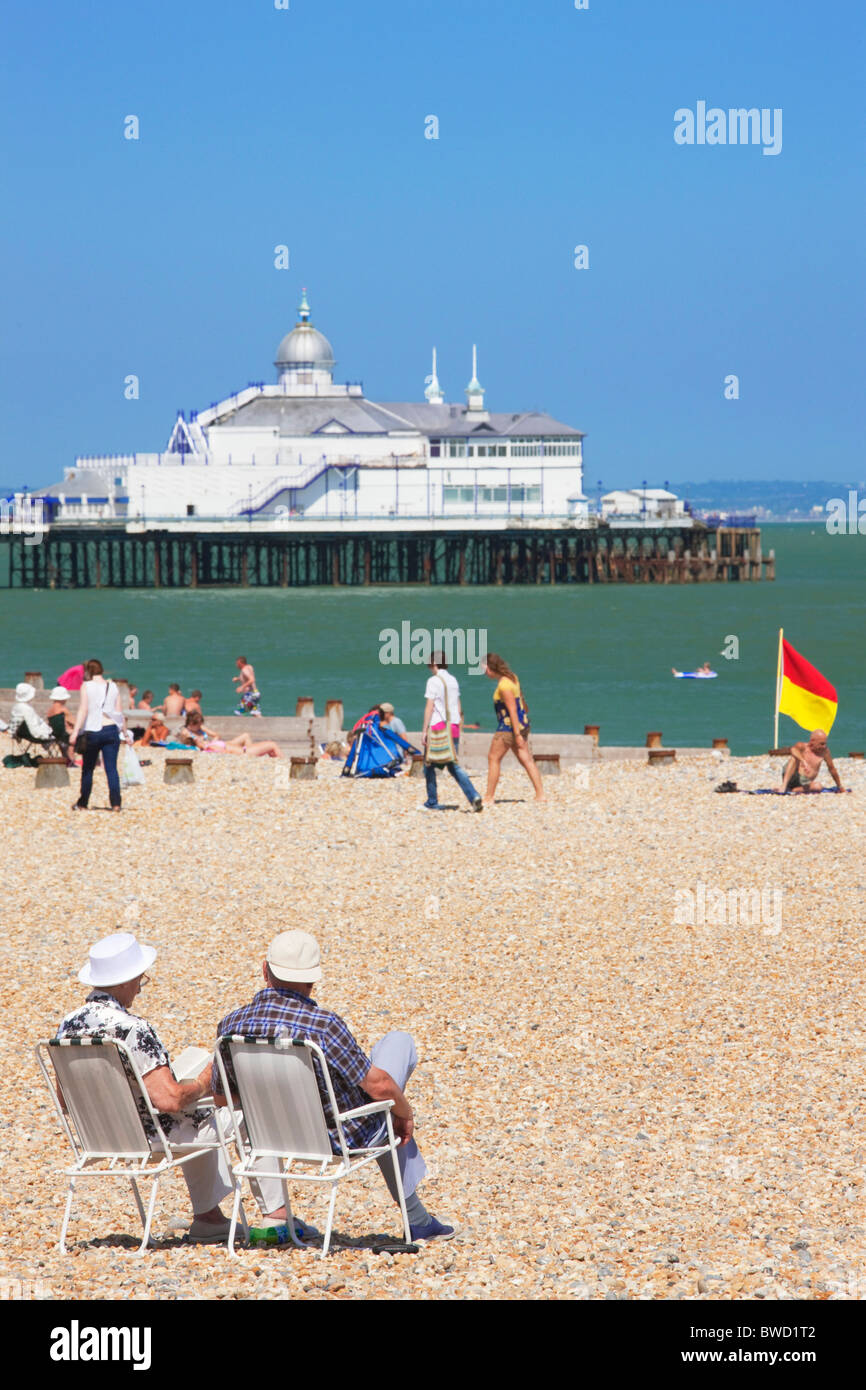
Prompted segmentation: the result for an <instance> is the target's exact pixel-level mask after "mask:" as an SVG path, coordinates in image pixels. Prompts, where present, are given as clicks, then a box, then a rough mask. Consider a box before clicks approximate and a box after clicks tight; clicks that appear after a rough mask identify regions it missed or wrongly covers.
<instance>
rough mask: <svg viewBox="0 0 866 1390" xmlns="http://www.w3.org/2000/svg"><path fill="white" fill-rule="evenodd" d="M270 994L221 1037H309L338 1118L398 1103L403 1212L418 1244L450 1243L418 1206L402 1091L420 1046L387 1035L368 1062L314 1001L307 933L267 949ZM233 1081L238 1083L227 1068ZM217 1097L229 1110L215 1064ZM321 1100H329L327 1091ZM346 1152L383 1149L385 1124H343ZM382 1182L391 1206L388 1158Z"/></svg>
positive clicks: (274, 1185) (416, 1160)
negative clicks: (372, 1105)
mask: <svg viewBox="0 0 866 1390" xmlns="http://www.w3.org/2000/svg"><path fill="white" fill-rule="evenodd" d="M262 974H263V976H264V981H265V988H264V989H262V990H259V992H258V994H256V995H255V997H254V998H253V1000H252V1002H251V1003H249V1004H244V1005H243V1006H242V1007H241V1008H239V1009H235V1010H234V1011H233V1012H232V1013H230V1014H227V1015H226V1017H225V1018H224V1019H223V1020H222V1022H221V1023H220V1025H219V1027H218V1029H217V1035H218V1036H219V1037H222V1036H223V1035H225V1034H231V1033H245V1034H254V1035H258V1036H259V1037H262V1036H267V1035H268V1034H274V1033H278V1032H289V1033H291V1034H292V1036H293V1037H299V1038H309V1039H310V1040H311V1041H312V1042H315V1043H318V1045H319V1047H320V1048H321V1049H322V1051H323V1052H324V1054H325V1059H326V1061H327V1063H328V1070H329V1072H330V1074H331V1081H332V1083H333V1087H334V1098H335V1099H336V1102H337V1106H338V1108H339V1110H340V1111H341V1112H345V1111H347V1110H354V1109H357V1107H358V1106H363V1105H368V1104H369V1102H370V1101H371V1100H393V1102H394V1107H393V1109H392V1111H391V1120H392V1122H393V1125H394V1132H395V1134H396V1135H397V1138H398V1139H399V1140H400V1141H401V1147H400V1150H399V1154H400V1173H401V1176H402V1179H403V1192H404V1195H405V1198H406V1212H407V1215H408V1217H409V1227H410V1230H411V1233H412V1239H413V1240H437V1239H439V1240H447V1239H449V1238H450V1237H451V1236H453V1234H454V1227H453V1226H444V1225H443V1224H442V1223H441V1222H440V1221H437V1220H436V1217H435V1216H431V1215H430V1213H429V1212H428V1211H427V1209H426V1207H425V1206H424V1204H423V1202H422V1201H421V1200H420V1198H419V1196H418V1193H417V1192H416V1188H417V1186H418V1184H419V1182H420V1181H421V1179H422V1178H423V1177H424V1176H425V1174H426V1172H427V1165H426V1163H425V1162H424V1159H423V1158H422V1156H421V1154H420V1152H419V1150H418V1146H417V1144H416V1143H415V1140H414V1138H413V1131H414V1128H415V1121H414V1117H413V1115H412V1107H411V1105H410V1104H409V1102H408V1100H407V1099H406V1097H405V1095H404V1094H403V1088H404V1087H405V1085H406V1082H407V1081H408V1080H409V1077H410V1076H411V1075H412V1072H413V1071H414V1070H415V1066H416V1064H417V1061H418V1054H417V1052H416V1051H415V1044H414V1042H413V1041H412V1038H411V1037H410V1035H409V1034H408V1033H401V1032H393V1033H388V1034H387V1035H386V1036H385V1037H384V1038H383V1039H382V1040H381V1042H378V1043H376V1045H375V1046H374V1048H373V1050H372V1052H371V1054H370V1057H369V1058H368V1057H367V1055H366V1053H365V1052H364V1051H363V1049H362V1048H361V1046H360V1045H359V1043H358V1042H357V1041H356V1040H355V1038H354V1037H353V1035H352V1032H351V1030H350V1029H349V1026H348V1024H347V1023H345V1021H344V1020H343V1019H342V1018H341V1017H340V1015H339V1014H335V1013H331V1011H330V1010H329V1009H323V1008H321V1007H320V1006H319V1005H318V1004H317V1003H316V1001H315V999H313V998H312V993H313V985H314V984H316V983H317V981H319V980H321V978H322V967H321V964H320V955H319V945H318V942H317V941H316V938H315V937H314V936H310V934H309V932H305V931H298V930H294V931H284V932H280V934H279V935H278V936H275V937H274V939H273V941H272V942H271V944H270V946H269V947H268V956H267V960H265V961H263V962H262ZM227 1074H228V1077H229V1082H230V1083H232V1082H233V1080H234V1078H233V1076H232V1073H231V1069H230V1067H229V1068H227ZM211 1083H212V1088H213V1097H214V1100H215V1101H216V1103H217V1105H221V1104H222V1105H225V1103H226V1100H225V1096H224V1095H223V1092H222V1086H221V1083H220V1076H219V1070H218V1068H217V1066H216V1064H214V1068H213V1075H212V1077H211ZM322 1099H323V1100H324V1101H325V1102H326V1111H325V1113H326V1115H327V1113H328V1107H327V1099H328V1098H327V1095H326V1094H325V1092H324V1091H322ZM343 1131H344V1133H345V1136H346V1142H347V1143H348V1145H349V1147H350V1148H352V1147H358V1148H366V1147H367V1146H368V1145H372V1144H375V1143H377V1142H381V1139H382V1135H383V1134H384V1132H385V1121H384V1120H383V1118H382V1116H381V1115H364V1116H360V1117H359V1118H357V1119H355V1120H348V1121H346V1123H345V1124H344V1125H343ZM331 1144H332V1147H333V1149H334V1152H335V1153H339V1152H340V1149H339V1144H338V1142H337V1140H336V1130H332V1131H331ZM378 1162H379V1167H380V1169H381V1171H382V1176H383V1177H384V1179H385V1182H386V1183H387V1184H388V1190H389V1192H390V1193H391V1196H392V1197H393V1199H394V1201H395V1202H396V1201H397V1200H398V1199H397V1192H396V1187H395V1184H394V1173H393V1169H392V1168H391V1164H390V1158H389V1157H388V1156H387V1155H386V1156H385V1158H383V1159H379V1160H378ZM260 1186H261V1191H262V1197H263V1199H266V1198H267V1196H268V1193H269V1191H273V1192H274V1196H275V1197H276V1195H277V1193H278V1192H279V1190H280V1184H279V1183H278V1182H274V1181H272V1180H271V1181H270V1182H266V1181H265V1179H262V1180H261V1181H260ZM285 1219H286V1209H285V1207H284V1206H282V1207H280V1208H278V1209H273V1210H270V1211H268V1213H267V1215H266V1218H265V1220H266V1222H267V1223H268V1224H270V1225H279V1224H280V1223H282V1222H283V1221H285Z"/></svg>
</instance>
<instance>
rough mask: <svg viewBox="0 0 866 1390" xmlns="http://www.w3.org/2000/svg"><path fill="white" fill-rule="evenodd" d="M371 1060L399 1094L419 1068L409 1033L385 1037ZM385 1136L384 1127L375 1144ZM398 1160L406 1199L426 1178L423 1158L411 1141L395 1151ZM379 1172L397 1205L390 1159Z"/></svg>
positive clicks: (381, 1163)
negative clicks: (417, 1067) (393, 1084)
mask: <svg viewBox="0 0 866 1390" xmlns="http://www.w3.org/2000/svg"><path fill="white" fill-rule="evenodd" d="M370 1060H371V1061H372V1063H373V1066H374V1067H381V1069H382V1071H386V1072H387V1073H388V1075H389V1076H390V1077H392V1078H393V1080H394V1081H396V1082H397V1085H398V1086H399V1087H400V1090H401V1091H405V1089H406V1083H407V1081H408V1080H409V1077H410V1076H411V1075H412V1073H413V1071H414V1070H415V1068H416V1066H417V1065H418V1053H417V1051H416V1048H415V1042H414V1039H413V1038H412V1035H411V1033H401V1032H399V1031H398V1032H393V1033H386V1034H385V1036H384V1038H382V1040H381V1042H377V1043H376V1045H375V1047H374V1048H373V1051H372V1052H371V1053H370ZM385 1134H387V1127H386V1126H384V1125H383V1127H382V1135H380V1136H377V1139H378V1142H380V1143H384V1137H383V1136H384V1135H385ZM397 1156H398V1158H399V1160H400V1176H401V1178H402V1179H403V1192H404V1194H405V1195H406V1196H407V1197H411V1196H412V1193H413V1192H414V1191H415V1188H416V1187H417V1186H418V1184H419V1182H421V1180H422V1178H424V1177H426V1175H427V1164H426V1163H425V1162H424V1156H423V1154H422V1153H421V1152H420V1150H419V1148H418V1145H417V1144H416V1143H415V1140H414V1139H410V1140H409V1143H408V1144H401V1145H400V1147H399V1149H398V1150H397ZM378 1162H379V1167H380V1168H381V1170H382V1177H383V1178H384V1179H385V1182H386V1183H387V1184H388V1191H389V1192H390V1193H391V1196H392V1197H393V1198H394V1201H395V1202H396V1201H397V1189H396V1187H395V1184H394V1165H393V1164H392V1162H391V1155H390V1154H385V1155H384V1157H382V1158H380V1159H379V1160H378Z"/></svg>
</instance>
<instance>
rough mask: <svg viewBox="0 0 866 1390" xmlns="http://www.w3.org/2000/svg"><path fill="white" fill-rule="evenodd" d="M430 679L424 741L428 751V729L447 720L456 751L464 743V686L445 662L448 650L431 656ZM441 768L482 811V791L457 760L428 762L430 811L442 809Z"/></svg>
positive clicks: (427, 775) (471, 802)
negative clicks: (438, 776)
mask: <svg viewBox="0 0 866 1390" xmlns="http://www.w3.org/2000/svg"><path fill="white" fill-rule="evenodd" d="M430 672H431V674H430V679H429V680H428V682H427V686H426V689H425V691H424V698H425V699H426V701H427V704H426V706H425V708H424V729H423V733H422V743H423V745H424V750H425V752H426V749H427V730H428V729H444V728H445V725H446V723H448V722H450V724H451V738H452V740H453V743H454V752H455V754H456V753H457V750H458V748H459V745H460V732H461V730H462V728H463V707H462V705H461V703H460V686H459V685H458V684H457V681H456V679H455V678H454V676H452V674H451V672H450V671H449V670H448V669H447V667H446V664H445V653H444V652H433V653H432V654H431V657H430ZM437 767H441V768H447V769H448V771H449V772H450V773H451V776H452V777H453V778H454V781H455V782H456V783H457V785H458V787H459V788H460V790H461V791H462V792H463V794H464V796H465V797H466V799H467V801H468V802H469V804H470V805H471V807H472V809H473V811H481V810H483V809H484V804H483V802H482V800H481V797H480V796H479V795H478V792H477V791H476V790H475V788H474V787H473V785H472V783H471V782H470V780H469V778H468V777H467V775H466V773H465V772H464V771H463V768H462V767H461V766H460V764H459V763H458V762H457V761H454V762H451V763H436V764H433V763H425V764H424V776H425V778H426V781H427V800H426V801H425V802H424V806H425V808H426V809H427V810H428V811H438V810H439V809H440V806H439V800H438V793H437V790H436V769H437Z"/></svg>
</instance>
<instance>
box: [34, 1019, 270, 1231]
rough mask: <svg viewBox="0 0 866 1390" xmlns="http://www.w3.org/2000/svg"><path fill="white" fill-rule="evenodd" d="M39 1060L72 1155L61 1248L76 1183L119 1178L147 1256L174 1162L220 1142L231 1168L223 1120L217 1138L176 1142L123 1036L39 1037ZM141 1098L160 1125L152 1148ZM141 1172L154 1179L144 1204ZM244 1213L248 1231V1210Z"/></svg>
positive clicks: (177, 1164) (176, 1164)
mask: <svg viewBox="0 0 866 1390" xmlns="http://www.w3.org/2000/svg"><path fill="white" fill-rule="evenodd" d="M46 1058H47V1059H48V1060H46ZM36 1060H37V1061H38V1063H39V1066H40V1069H41V1071H42V1075H43V1077H44V1078H45V1084H46V1085H47V1087H48V1089H49V1091H50V1092H51V1096H52V1099H53V1101H54V1107H55V1109H56V1111H57V1114H58V1117H59V1119H60V1123H61V1125H62V1127H63V1130H64V1133H65V1134H66V1138H67V1139H68V1140H69V1143H70V1145H71V1147H72V1152H73V1154H74V1157H75V1162H74V1163H73V1165H72V1167H70V1168H63V1169H62V1170H61V1171H62V1172H63V1173H64V1174H65V1176H66V1177H68V1179H69V1189H68V1194H67V1198H66V1210H65V1212H64V1213H63V1225H62V1227H61V1231H60V1250H61V1252H62V1253H63V1254H64V1255H65V1254H66V1253H67V1251H66V1232H67V1229H68V1227H69V1218H70V1215H71V1213H72V1203H73V1199H74V1197H75V1186H76V1183H78V1182H80V1181H81V1180H82V1179H84V1178H88V1179H89V1178H107V1179H116V1178H121V1179H126V1180H127V1181H128V1182H130V1183H131V1184H132V1190H133V1192H134V1194H135V1201H136V1205H137V1206H138V1214H139V1216H140V1217H141V1222H142V1225H143V1227H144V1235H143V1237H142V1241H141V1245H140V1246H139V1247H138V1251H137V1253H138V1254H139V1255H143V1254H144V1251H145V1249H146V1248H147V1246H148V1244H149V1241H150V1228H151V1223H152V1221H153V1213H154V1208H155V1206H156V1195H157V1191H158V1189H159V1180H160V1178H162V1177H164V1176H165V1174H166V1173H168V1172H170V1171H171V1170H172V1169H173V1168H178V1167H181V1165H183V1164H184V1163H188V1162H189V1160H190V1159H192V1158H197V1157H198V1156H199V1155H200V1154H202V1153H206V1152H207V1151H208V1150H209V1149H215V1148H220V1149H222V1150H223V1152H224V1153H225V1154H226V1162H227V1164H228V1167H229V1169H231V1162H230V1160H229V1155H228V1152H227V1150H226V1148H225V1140H224V1139H223V1137H222V1134H221V1133H220V1129H219V1126H217V1136H218V1137H217V1139H216V1141H215V1142H213V1143H209V1142H202V1143H196V1144H172V1143H171V1141H170V1140H169V1139H167V1138H166V1136H165V1133H164V1131H163V1128H162V1125H161V1124H160V1122H159V1116H158V1115H157V1113H156V1111H155V1110H154V1108H153V1105H152V1104H151V1101H150V1097H149V1096H148V1094H147V1089H146V1087H145V1085H144V1082H143V1081H142V1079H141V1075H140V1073H139V1070H138V1067H137V1066H136V1064H135V1061H134V1059H133V1057H132V1055H131V1054H130V1051H129V1049H128V1047H127V1046H126V1044H125V1043H123V1042H120V1041H119V1040H118V1039H114V1038H100V1037H74V1038H51V1039H47V1040H44V1041H42V1042H39V1043H37V1044H36ZM49 1061H50V1063H51V1066H52V1069H53V1073H54V1076H53V1078H52V1073H51V1071H49V1068H48V1062H49ZM55 1082H56V1084H55ZM57 1085H59V1087H60V1091H61V1092H62V1095H63V1099H64V1101H65V1103H66V1110H65V1111H64V1109H63V1106H62V1105H61V1103H60V1100H59V1098H58V1094H57ZM139 1097H140V1098H141V1099H142V1100H143V1102H144V1106H145V1109H146V1110H147V1112H148V1114H149V1116H150V1119H151V1121H152V1122H153V1127H154V1129H155V1131H156V1139H155V1140H154V1141H153V1142H154V1146H155V1147H154V1148H153V1149H152V1148H151V1145H150V1142H149V1140H148V1137H147V1134H146V1132H145V1128H144V1122H143V1120H142V1116H141V1112H140V1110H139V1107H138V1104H137V1100H138V1098H139ZM143 1178H150V1179H151V1180H152V1183H153V1186H152V1188H151V1191H150V1199H149V1201H148V1204H147V1210H146V1211H145V1208H144V1203H143V1202H142V1199H141V1192H140V1190H139V1186H138V1185H139V1182H140V1181H141V1180H142V1179H143ZM237 1210H238V1204H237V1203H235V1213H237ZM241 1217H242V1220H243V1224H244V1229H245V1230H246V1220H245V1218H244V1217H243V1212H241ZM232 1233H234V1227H233V1228H232Z"/></svg>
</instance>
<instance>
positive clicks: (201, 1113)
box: [57, 932, 233, 1244]
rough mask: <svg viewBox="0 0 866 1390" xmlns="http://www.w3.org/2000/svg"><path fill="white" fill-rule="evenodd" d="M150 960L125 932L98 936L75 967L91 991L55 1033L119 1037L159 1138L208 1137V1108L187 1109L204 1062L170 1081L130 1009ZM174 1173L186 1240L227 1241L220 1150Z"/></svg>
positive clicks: (202, 1090)
mask: <svg viewBox="0 0 866 1390" xmlns="http://www.w3.org/2000/svg"><path fill="white" fill-rule="evenodd" d="M155 959H156V951H155V950H154V948H153V947H152V946H143V945H141V944H140V943H139V942H138V941H136V939H135V937H134V936H132V935H131V934H130V933H129V932H115V933H114V934H113V935H112V936H106V937H104V938H103V939H102V940H101V941H97V942H96V944H95V945H94V946H92V947H91V948H90V957H89V959H88V961H87V964H86V965H85V966H83V967H82V969H81V970H79V972H78V978H79V980H80V981H81V983H82V984H85V985H90V986H91V990H90V993H89V994H88V996H87V999H86V1001H85V1003H84V1004H83V1005H82V1006H81V1008H79V1009H75V1010H74V1011H73V1012H72V1013H71V1014H67V1016H66V1018H64V1020H63V1022H62V1023H61V1024H60V1027H59V1028H58V1030H57V1036H58V1037H59V1038H64V1037H80V1036H82V1035H84V1036H88V1037H93V1036H96V1035H99V1036H101V1037H106V1038H117V1039H119V1040H120V1041H121V1042H124V1043H126V1046H127V1047H128V1048H129V1050H130V1052H131V1053H132V1056H133V1058H134V1059H135V1064H136V1066H137V1067H138V1070H139V1072H140V1074H141V1078H142V1080H143V1082H144V1085H145V1088H146V1089H147V1094H148V1096H149V1097H150V1100H151V1104H152V1105H153V1108H154V1110H156V1111H157V1113H158V1115H159V1122H160V1124H161V1125H162V1128H163V1131H164V1133H165V1136H166V1138H167V1139H170V1140H171V1142H172V1144H195V1143H196V1142H201V1141H202V1140H209V1141H210V1142H214V1141H215V1140H216V1138H217V1134H216V1126H215V1121H214V1115H213V1112H212V1111H208V1110H195V1109H192V1110H191V1109H190V1107H191V1106H194V1105H195V1103H196V1101H199V1100H201V1099H202V1097H203V1096H206V1095H208V1093H209V1092H210V1075H211V1063H210V1061H208V1063H207V1066H206V1067H204V1069H203V1070H202V1071H201V1072H200V1074H199V1075H198V1076H197V1077H196V1078H195V1080H193V1081H184V1082H178V1081H176V1080H175V1078H174V1074H173V1072H172V1069H171V1066H170V1064H169V1058H168V1052H167V1051H166V1049H165V1048H164V1047H163V1045H162V1043H161V1042H160V1040H159V1038H158V1037H157V1034H156V1030H155V1029H154V1028H153V1026H152V1025H151V1024H150V1023H147V1022H145V1020H144V1019H143V1018H139V1017H138V1016H137V1015H136V1014H132V1013H130V1012H129V1009H130V1006H131V1004H132V1002H133V1000H134V999H135V997H136V995H137V994H138V993H139V991H140V990H141V987H142V985H144V984H146V983H147V980H148V977H147V975H146V973H145V972H146V971H147V970H148V969H149V968H150V966H151V965H152V964H153V962H154V960H155ZM139 1108H140V1110H141V1117H142V1120H143V1122H144V1128H145V1131H146V1132H147V1135H148V1138H149V1139H150V1140H151V1142H152V1145H153V1147H158V1145H157V1144H156V1131H155V1129H154V1126H153V1121H152V1120H151V1118H150V1116H149V1115H148V1113H147V1107H146V1106H145V1104H144V1102H143V1101H141V1102H140V1103H139ZM181 1172H182V1173H183V1176H184V1178H185V1179H186V1184H187V1187H188V1188H189V1195H190V1201H191V1202H192V1210H193V1223H192V1226H191V1227H190V1230H189V1237H190V1239H191V1240H193V1241H196V1242H198V1243H202V1244H209V1243H211V1242H215V1241H223V1240H226V1239H227V1237H228V1233H229V1222H228V1219H227V1218H226V1217H225V1216H224V1215H223V1213H222V1211H221V1210H220V1206H219V1204H220V1202H221V1201H222V1199H223V1198H224V1197H227V1196H228V1194H229V1193H230V1192H231V1191H232V1190H233V1180H232V1178H231V1175H230V1173H229V1169H228V1165H227V1164H226V1161H225V1158H224V1156H223V1152H222V1150H221V1149H220V1148H215V1149H213V1150H211V1151H210V1152H209V1153H205V1154H202V1155H201V1157H200V1158H194V1159H191V1160H190V1162H189V1163H184V1164H183V1166H182V1168H181Z"/></svg>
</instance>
